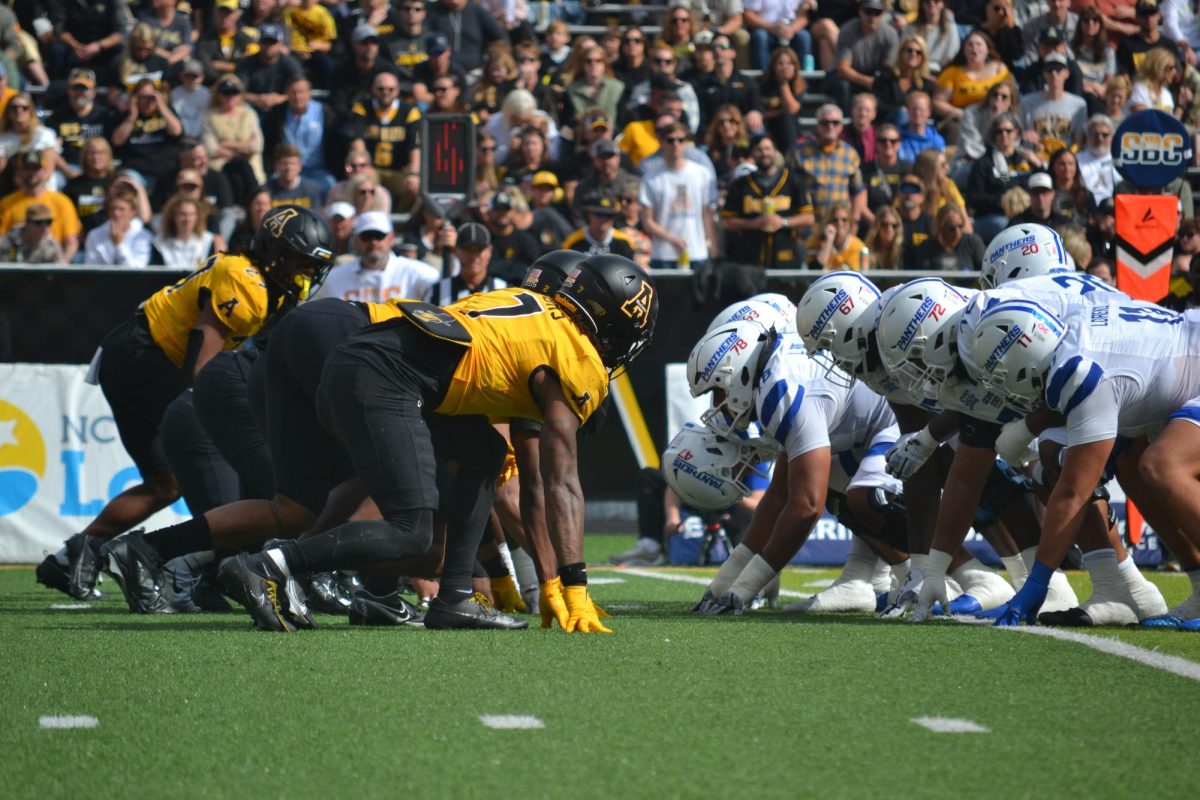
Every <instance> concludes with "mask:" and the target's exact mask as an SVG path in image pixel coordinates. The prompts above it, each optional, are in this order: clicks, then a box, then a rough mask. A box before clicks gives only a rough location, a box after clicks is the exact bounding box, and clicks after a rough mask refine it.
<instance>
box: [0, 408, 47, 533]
mask: <svg viewBox="0 0 1200 800" xmlns="http://www.w3.org/2000/svg"><path fill="white" fill-rule="evenodd" d="M45 475H46V443H45V441H44V440H43V439H42V432H41V431H39V430H38V427H37V425H35V424H34V423H33V420H31V419H30V418H29V416H28V415H27V414H26V413H25V412H24V411H22V410H21V409H19V408H17V407H16V406H14V405H12V404H11V403H6V402H5V401H3V400H0V517H3V516H4V515H6V514H11V513H13V512H14V511H18V510H20V509H21V508H22V507H23V506H24V505H25V504H26V503H28V502H29V501H30V500H32V499H33V496H34V495H35V494H36V493H37V489H38V483H39V482H40V481H41V480H42V478H44V477H45Z"/></svg>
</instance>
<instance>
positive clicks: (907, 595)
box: [879, 567, 925, 619]
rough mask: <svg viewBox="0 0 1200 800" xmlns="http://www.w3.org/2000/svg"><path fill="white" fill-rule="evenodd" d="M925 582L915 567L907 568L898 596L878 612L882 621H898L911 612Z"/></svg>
mask: <svg viewBox="0 0 1200 800" xmlns="http://www.w3.org/2000/svg"><path fill="white" fill-rule="evenodd" d="M924 582H925V576H924V575H923V574H922V573H921V570H919V569H917V568H916V567H909V569H908V577H907V578H905V580H904V585H903V586H901V587H900V594H898V595H896V600H895V602H893V603H892V604H891V605H890V606H888V607H887V608H885V609H884V610H883V611H881V612H879V616H880V617H883V618H884V619H900V618H901V617H903V616H905V615H906V614H908V612H910V611H912V609H913V606H914V605H916V602H917V597H918V596H919V595H920V594H921V585H922V584H923V583H924Z"/></svg>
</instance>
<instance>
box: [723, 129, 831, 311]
mask: <svg viewBox="0 0 1200 800" xmlns="http://www.w3.org/2000/svg"><path fill="white" fill-rule="evenodd" d="M750 154H751V157H752V158H753V159H754V166H755V171H754V172H751V173H749V174H747V175H744V176H743V177H740V178H738V179H737V180H735V181H734V182H733V184H732V185H731V186H730V187H729V192H728V193H727V194H726V196H725V206H724V208H723V209H722V210H721V227H722V228H723V229H724V230H725V232H726V235H727V238H726V256H727V257H728V258H729V260H731V261H733V262H736V263H738V264H748V265H753V266H755V267H758V268H759V269H757V270H755V271H752V272H750V273H745V272H744V271H743V272H742V273H741V274H738V275H737V276H736V278H737V282H738V284H739V285H738V286H737V290H738V291H742V294H741V296H743V297H746V296H749V295H752V294H755V293H757V292H760V291H762V286H763V285H765V273H763V272H762V270H763V269H766V268H768V267H802V266H803V265H804V255H805V252H804V245H803V242H804V240H803V239H802V238H801V237H800V236H799V232H800V231H803V230H807V229H808V228H809V227H811V226H812V224H813V220H814V217H813V203H812V199H811V198H810V197H809V194H808V189H807V187H806V186H805V183H804V179H803V178H802V177H801V176H800V175H798V174H796V171H795V170H794V169H793V168H792V167H789V166H787V165H786V164H785V163H784V158H783V154H782V153H780V152H779V148H777V147H776V146H775V142H774V140H772V139H771V137H769V136H760V137H758V138H757V139H756V140H755V141H754V144H753V145H752V146H751V149H750ZM743 290H744V291H743Z"/></svg>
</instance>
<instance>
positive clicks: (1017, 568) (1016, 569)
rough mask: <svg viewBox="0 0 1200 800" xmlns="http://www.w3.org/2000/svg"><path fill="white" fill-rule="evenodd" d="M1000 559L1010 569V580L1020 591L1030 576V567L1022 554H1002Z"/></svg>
mask: <svg viewBox="0 0 1200 800" xmlns="http://www.w3.org/2000/svg"><path fill="white" fill-rule="evenodd" d="M1000 560H1001V561H1002V562H1004V568H1005V569H1006V570H1008V582H1009V583H1011V584H1012V585H1013V588H1014V589H1016V590H1017V591H1020V590H1021V587H1022V586H1024V585H1025V579H1026V578H1028V577H1029V567H1027V566H1025V560H1024V559H1023V558H1021V557H1020V556H1000Z"/></svg>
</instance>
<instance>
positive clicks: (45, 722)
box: [38, 716, 100, 730]
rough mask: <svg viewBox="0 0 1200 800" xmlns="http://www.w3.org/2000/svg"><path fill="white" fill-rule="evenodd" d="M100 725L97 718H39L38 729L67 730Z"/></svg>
mask: <svg viewBox="0 0 1200 800" xmlns="http://www.w3.org/2000/svg"><path fill="white" fill-rule="evenodd" d="M99 724H100V720H98V719H96V718H95V717H88V716H78V717H39V718H38V727H39V728H46V729H53V730H66V729H70V728H94V727H96V726H97V725H99Z"/></svg>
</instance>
